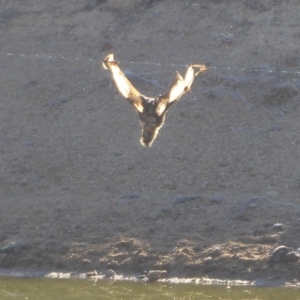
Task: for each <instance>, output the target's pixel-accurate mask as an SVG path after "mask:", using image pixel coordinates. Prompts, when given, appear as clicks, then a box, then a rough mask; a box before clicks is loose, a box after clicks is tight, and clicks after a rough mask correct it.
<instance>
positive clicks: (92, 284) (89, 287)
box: [0, 277, 300, 300]
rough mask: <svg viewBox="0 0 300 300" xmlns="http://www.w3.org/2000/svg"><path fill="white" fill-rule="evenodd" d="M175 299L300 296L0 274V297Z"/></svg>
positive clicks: (298, 298) (279, 290)
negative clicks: (7, 276) (5, 275)
mask: <svg viewBox="0 0 300 300" xmlns="http://www.w3.org/2000/svg"><path fill="white" fill-rule="evenodd" d="M4 299H16V300H17V299H24V300H26V299H28V300H48V299H49V300H50V299H51V300H54V299H59V300H73V299H77V300H78V299H84V300H92V299H101V300H102V299H123V300H133V299H176V300H193V299H209V300H248V299H249V300H250V299H253V300H254V299H255V300H267V299H268V300H277V299H278V300H287V299H288V300H300V290H299V289H296V288H284V287H275V288H274V287H272V288H271V287H226V286H201V285H192V284H164V283H147V284H145V283H140V282H129V281H115V282H114V281H109V280H101V281H91V280H82V279H45V278H34V279H33V278H28V279H26V278H6V277H2V278H0V300H4Z"/></svg>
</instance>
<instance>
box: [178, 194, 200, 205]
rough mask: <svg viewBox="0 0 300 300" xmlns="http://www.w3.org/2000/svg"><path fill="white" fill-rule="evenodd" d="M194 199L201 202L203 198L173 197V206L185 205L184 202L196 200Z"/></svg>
mask: <svg viewBox="0 0 300 300" xmlns="http://www.w3.org/2000/svg"><path fill="white" fill-rule="evenodd" d="M196 199H200V200H202V199H203V197H202V196H201V195H191V196H177V197H175V198H174V200H173V205H177V204H181V203H185V202H187V201H191V200H196Z"/></svg>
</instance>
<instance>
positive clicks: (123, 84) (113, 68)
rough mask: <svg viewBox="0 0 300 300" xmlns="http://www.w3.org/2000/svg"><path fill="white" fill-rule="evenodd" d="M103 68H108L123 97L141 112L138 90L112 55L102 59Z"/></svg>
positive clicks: (140, 98)
mask: <svg viewBox="0 0 300 300" xmlns="http://www.w3.org/2000/svg"><path fill="white" fill-rule="evenodd" d="M103 67H104V69H109V70H110V72H111V74H112V76H113V79H114V82H115V84H116V86H117V88H118V90H119V92H120V93H121V95H122V96H123V97H125V98H126V99H127V100H128V101H129V102H130V104H132V105H133V106H134V107H135V109H136V110H137V111H138V112H140V113H142V112H143V105H142V97H141V94H140V93H139V91H138V90H137V89H136V88H135V87H134V86H133V85H132V84H131V82H130V81H129V80H128V79H127V78H126V76H125V75H124V73H123V72H122V71H121V69H120V68H119V65H118V63H117V62H116V61H115V60H114V55H113V54H109V55H107V56H106V57H105V58H104V60H103Z"/></svg>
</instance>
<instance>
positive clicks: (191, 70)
mask: <svg viewBox="0 0 300 300" xmlns="http://www.w3.org/2000/svg"><path fill="white" fill-rule="evenodd" d="M196 68H198V70H197V71H196ZM206 70H207V68H206V66H205V65H201V64H198V65H190V66H189V67H188V68H187V70H186V73H185V76H184V78H182V76H181V75H180V74H179V73H178V72H176V77H175V80H174V82H173V84H172V85H171V88H170V89H169V91H168V92H167V93H166V94H165V95H163V96H159V104H158V105H157V108H156V111H157V113H158V115H162V114H163V113H164V112H165V111H166V110H167V109H168V108H169V107H170V106H171V105H172V104H174V103H175V102H176V101H177V100H179V99H180V98H181V97H182V96H183V95H184V94H186V93H187V92H189V91H190V90H191V86H192V84H193V81H194V79H195V77H196V76H197V75H198V74H200V73H203V72H205V71H206Z"/></svg>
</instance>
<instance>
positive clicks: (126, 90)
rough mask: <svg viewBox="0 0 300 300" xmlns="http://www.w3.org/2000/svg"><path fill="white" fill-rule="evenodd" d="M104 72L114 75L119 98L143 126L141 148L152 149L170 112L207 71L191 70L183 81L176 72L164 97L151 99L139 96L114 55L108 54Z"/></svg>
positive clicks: (195, 66) (201, 66)
mask: <svg viewBox="0 0 300 300" xmlns="http://www.w3.org/2000/svg"><path fill="white" fill-rule="evenodd" d="M103 67H104V69H108V70H109V71H110V72H111V75H112V77H113V80H114V82H115V84H116V87H117V89H118V91H119V92H120V94H121V95H122V96H123V97H124V98H126V99H127V100H128V101H129V103H130V104H131V105H132V106H133V107H134V108H135V110H136V111H137V113H138V114H139V117H140V123H141V125H142V137H141V144H142V145H143V146H145V147H150V146H151V145H152V143H153V141H154V140H155V138H156V136H157V134H158V131H159V129H160V128H161V127H162V126H163V124H164V120H165V116H166V113H167V111H168V109H169V108H170V107H171V106H172V105H173V104H174V103H175V102H176V101H177V100H179V99H180V98H181V97H182V96H183V95H184V94H186V93H187V92H189V91H190V89H191V86H192V83H193V81H194V79H195V77H196V76H197V75H198V74H200V73H203V72H205V71H206V70H207V68H206V66H205V65H204V64H193V65H190V66H188V68H187V70H186V73H185V76H184V78H183V77H182V76H181V75H180V74H179V73H178V72H176V76H175V79H174V81H173V83H172V85H171V87H170V89H169V91H168V92H167V93H166V94H165V95H158V96H157V97H155V98H150V97H147V96H145V95H142V94H140V92H139V91H138V90H137V89H136V88H135V87H134V86H133V85H132V84H131V82H130V81H129V80H128V79H127V77H126V76H125V75H124V73H123V72H122V71H121V69H120V68H119V64H118V62H116V61H115V60H114V55H113V54H109V55H107V56H106V57H105V58H104V60H103Z"/></svg>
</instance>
